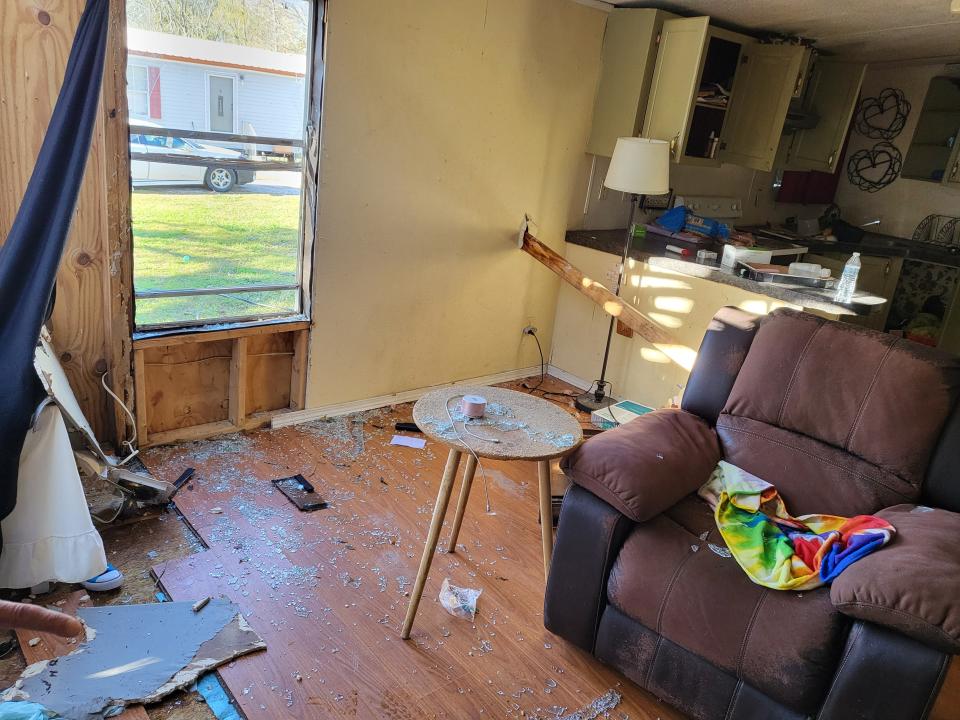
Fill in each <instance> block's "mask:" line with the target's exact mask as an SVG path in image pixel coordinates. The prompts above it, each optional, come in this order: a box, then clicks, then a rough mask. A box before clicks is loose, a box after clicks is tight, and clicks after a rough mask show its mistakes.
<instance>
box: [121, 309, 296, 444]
mask: <svg viewBox="0 0 960 720" xmlns="http://www.w3.org/2000/svg"><path fill="white" fill-rule="evenodd" d="M308 328H309V323H307V322H293V323H286V324H275V325H261V326H252V327H244V328H234V329H230V330H217V331H213V332H206V333H203V332H199V333H190V334H187V335H168V336H161V337H150V338H143V339H138V340H135V341H134V357H135V363H134V365H135V376H136V388H137V407H138V412H137V428H138V436H139V438H138V439H139V445H140V447H149V446H152V445H162V444H165V443H170V442H177V441H183V440H197V439H201V438H206V437H210V436H213V435H219V434H223V433H230V432H236V431H238V430H249V429H252V428H256V427H262V426H264V425H266V424H268V423H269V422H270V421H271V420H272V419H273V418H274V417H275V416H277V415H280V414H282V413H285V412H291V411H292V410H299V409H301V408H302V407H303V403H304V398H305V394H306V387H305V382H304V380H303V376H304V375H305V373H304V370H303V368H305V365H306V360H305V353H306V351H307V345H308V343H307V334H308V332H309V329H308Z"/></svg>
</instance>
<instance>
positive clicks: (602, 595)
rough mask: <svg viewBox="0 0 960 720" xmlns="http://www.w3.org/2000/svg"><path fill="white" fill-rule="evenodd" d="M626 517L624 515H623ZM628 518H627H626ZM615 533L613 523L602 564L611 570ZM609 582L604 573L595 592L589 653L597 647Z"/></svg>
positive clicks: (608, 574)
mask: <svg viewBox="0 0 960 720" xmlns="http://www.w3.org/2000/svg"><path fill="white" fill-rule="evenodd" d="M624 517H626V516H624ZM628 519H629V518H628ZM614 535H616V524H615V525H614V532H611V533H610V537H609V538H608V539H607V547H606V549H605V550H604V553H603V564H604V567H609V568H610V570H611V571H612V570H613V563H610V562H608V561H609V559H610V554H611V553H610V550H611V548H612V547H613V538H614ZM609 582H610V572H609V571H608V572H607V573H605V574H604V576H603V577H602V578H601V580H600V592H599V593H598V594H597V597H599V598H600V602H598V603H597V611H596V614H595V615H594V622H593V646H592V647H591V651H590V652H591V654H593V652H595V651H596V649H597V630H598V629H599V628H600V615H601V613H600V606H601V605H603V604H604V603H603V598H605V597H607V588H606V585H607V584H608V583H609Z"/></svg>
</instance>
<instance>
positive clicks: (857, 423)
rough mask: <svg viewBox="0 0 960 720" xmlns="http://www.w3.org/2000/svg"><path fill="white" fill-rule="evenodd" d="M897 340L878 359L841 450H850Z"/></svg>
mask: <svg viewBox="0 0 960 720" xmlns="http://www.w3.org/2000/svg"><path fill="white" fill-rule="evenodd" d="M898 342H899V341H898V340H894V341H893V342H892V343H890V345H888V346H887V351H886V352H885V353H884V354H883V357H882V358H880V362H879V363H877V369H876V370H875V371H874V373H873V377H872V378H870V384H869V385H868V386H867V392H866V393H865V394H864V396H863V400H862V401H861V402H860V408H859V409H858V410H857V416H856V417H855V418H854V419H853V426H852V427H851V428H850V432H848V433H847V437H846V438H844V441H843V449H844V450H848V449H849V448H850V441H851V440H852V439H853V436H854V434H855V433H856V432H857V429H858V428H859V427H860V421H861V420H863V411H864V410H866V408H867V400H869V399H870V395H871V394H873V388H874V386H875V385H876V384H877V378H878V377H880V371H881V370H882V369H883V364H884V363H885V362H886V361H887V358H888V357H890V353H891V352H893V349H894V348H895V347H896V346H897V343H898Z"/></svg>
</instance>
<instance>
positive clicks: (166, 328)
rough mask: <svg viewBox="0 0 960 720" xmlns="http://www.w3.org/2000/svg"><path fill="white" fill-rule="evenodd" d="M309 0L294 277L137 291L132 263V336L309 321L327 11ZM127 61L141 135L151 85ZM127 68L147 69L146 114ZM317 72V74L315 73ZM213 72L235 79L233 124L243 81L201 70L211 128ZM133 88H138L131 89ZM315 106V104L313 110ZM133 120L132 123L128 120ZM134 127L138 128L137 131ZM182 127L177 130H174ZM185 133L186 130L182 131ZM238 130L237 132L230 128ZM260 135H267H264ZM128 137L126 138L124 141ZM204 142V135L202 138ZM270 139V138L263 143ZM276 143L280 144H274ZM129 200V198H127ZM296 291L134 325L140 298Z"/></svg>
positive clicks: (130, 133) (142, 65)
mask: <svg viewBox="0 0 960 720" xmlns="http://www.w3.org/2000/svg"><path fill="white" fill-rule="evenodd" d="M124 1H125V0H124ZM308 2H309V17H308V18H307V63H306V66H307V67H306V72H305V74H304V77H303V85H304V92H303V128H302V134H301V141H300V142H299V144H298V145H296V146H295V147H299V148H300V150H301V168H300V216H299V221H298V232H299V248H298V253H297V267H296V276H295V281H294V282H293V283H290V284H283V285H280V284H277V285H266V284H261V285H250V286H243V287H235V288H197V289H188V290H182V291H139V292H138V291H136V288H135V285H133V284H135V279H136V264H135V262H131V266H132V267H131V270H132V277H131V281H132V287H131V298H130V315H131V318H130V319H131V324H132V326H133V338H134V339H142V338H147V337H153V336H157V335H164V336H168V335H178V334H189V333H193V332H204V331H209V330H212V329H217V330H219V329H224V328H228V329H229V328H245V327H255V326H258V325H277V324H283V323H296V322H303V321H309V320H310V316H311V310H312V307H311V305H312V303H311V299H312V286H311V283H312V277H311V276H312V273H311V268H312V257H313V250H314V244H315V242H316V238H315V232H313V233H311V234H310V236H308V234H307V233H306V232H305V230H306V229H307V228H310V229H315V227H316V218H315V217H314V218H313V219H311V220H310V222H307V217H306V214H307V212H308V209H311V208H312V209H313V210H314V212H316V206H317V199H316V198H315V197H314V198H312V202H310V200H309V199H308V197H307V191H308V189H311V188H313V189H314V192H316V191H317V190H318V185H319V182H318V181H319V177H318V176H319V154H320V153H319V149H320V147H319V127H318V125H319V123H315V122H314V121H313V119H312V118H314V117H317V118H319V117H320V114H321V109H320V105H321V104H322V91H321V92H317V91H318V90H319V89H321V88H322V86H323V73H324V69H325V58H324V54H325V51H326V38H325V33H326V17H325V16H326V13H325V7H324V6H325V0H308ZM124 52H125V62H126V67H125V69H124V78H125V79H127V94H128V102H127V103H126V107H125V108H124V112H125V113H126V114H127V125H128V127H129V130H128V136H129V137H130V138H132V136H133V134H134V133H135V132H137V133H139V134H141V135H145V134H146V133H145V131H144V130H143V129H142V128H136V126H137V122H136V121H137V120H141V119H142V120H148V121H150V120H151V118H150V117H149V102H150V90H149V82H150V80H149V66H148V65H147V64H145V63H143V62H142V61H138V60H136V59H134V58H136V57H138V56H134V55H131V54H130V53H129V51H128V50H126V49H125V51H124ZM131 68H143V70H144V72H146V73H147V91H146V102H147V113H146V114H144V115H140V114H134V113H131V112H129V110H130V102H129V95H130V92H131V84H130V82H129V76H128V75H127V72H128V71H129V69H131ZM318 73H319V77H315V75H317V74H318ZM211 75H216V76H221V77H229V78H231V79H232V80H233V84H234V128H235V129H236V128H237V126H238V123H239V117H238V116H239V102H238V100H239V97H238V96H239V93H240V90H241V87H240V86H241V83H240V82H239V76H238V75H237V74H236V73H231V72H230V70H229V69H226V68H223V69H218V70H211V71H208V72H205V73H204V74H203V82H204V90H203V94H204V104H205V107H204V121H205V125H206V127H207V128H209V122H210V120H209V112H210V100H209V93H210V76H211ZM134 92H141V91H137V90H134ZM314 105H316V109H315V110H314ZM131 121H132V122H131ZM135 128H136V130H135ZM172 132H180V131H172ZM183 132H185V133H187V132H188V131H183ZM234 135H237V133H234ZM264 139H265V140H266V139H268V138H266V137H264ZM128 142H129V140H128ZM201 142H202V140H201ZM263 144H270V143H263ZM274 144H280V143H274ZM131 162H132V158H131V157H129V156H128V157H127V164H128V171H129V166H130V163H131ZM311 172H312V173H313V174H314V177H312V178H311V177H309V174H310V173H311ZM132 194H133V186H132V183H131V184H130V195H131V198H130V200H131V201H132ZM131 204H132V203H131ZM128 221H129V222H130V228H129V237H130V242H131V247H130V250H131V253H132V250H133V247H132V243H133V240H134V236H133V228H132V221H133V217H132V212H131V213H129V214H128ZM283 289H290V290H297V309H296V310H293V311H289V312H280V313H262V314H253V315H238V316H231V317H218V318H208V319H203V320H199V321H190V320H184V321H179V320H177V321H168V322H161V323H150V324H137V323H136V303H137V300H138V299H149V298H155V297H176V296H190V295H194V296H196V295H218V294H225V293H239V292H248V293H252V292H258V291H259V292H264V291H271V290H283Z"/></svg>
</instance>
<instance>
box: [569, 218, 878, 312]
mask: <svg viewBox="0 0 960 720" xmlns="http://www.w3.org/2000/svg"><path fill="white" fill-rule="evenodd" d="M625 233H626V230H625V229H619V230H571V231H569V232H568V233H567V236H566V239H567V242H568V243H572V244H574V245H580V246H583V247H587V248H591V249H593V250H599V251H601V252H606V253H610V254H612V255H615V256H616V257H622V255H623V239H624V235H625ZM668 244H670V245H677V246H679V247H684V248H689V249H691V250H692V251H693V252H694V253H696V251H697V250H698V249H710V250H715V251H716V252H717V254H718V257H719V255H720V254H721V253H722V247H721V246H707V245H695V244H692V243H685V242H683V241H681V240H675V239H667V238H665V237H661V236H655V235H651V234H648V235H647V237H645V238H643V239H642V240H641V239H634V241H633V245H632V248H631V252H630V257H632V258H633V259H634V260H638V261H641V262H646V263H648V264H649V265H650V266H652V267H655V268H662V269H664V270H671V271H673V272H678V273H681V274H683V275H689V276H691V277H699V278H703V279H706V280H711V281H713V282H717V283H721V284H724V285H731V286H733V287H737V288H740V289H742V290H746V291H748V292H752V293H756V294H758V295H766V296H767V297H771V298H774V299H776V300H782V301H783V302H788V303H791V304H793V305H799V306H801V307H803V308H808V309H811V310H819V311H821V312H824V313H828V314H830V315H869V314H870V313H871V312H872V311H873V310H874V309H875V308H877V307H878V306H879V305H882V304H883V303H884V302H886V300H885V299H884V298H881V297H878V296H875V295H869V294H867V293H858V294H857V295H856V296H855V298H854V302H853V303H851V304H850V305H844V304H839V303H836V302H834V301H833V291H832V290H820V289H816V288H810V287H805V286H792V285H781V284H779V283H766V282H758V281H756V280H750V279H747V278H743V277H740V276H739V275H737V274H735V273H734V272H733V271H731V270H728V269H726V268H721V267H720V265H719V263H717V264H701V263H698V262H696V261H694V260H690V259H687V258H685V257H684V256H681V255H677V254H675V253H672V252H669V251H667V249H666V246H667V245H668ZM804 246H805V247H808V248H809V249H810V250H814V247H815V246H814V245H807V244H806V243H804ZM816 247H818V248H819V246H816ZM830 249H833V250H835V251H837V252H842V249H841V248H839V247H838V243H832V244H830ZM861 251H865V248H861Z"/></svg>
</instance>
